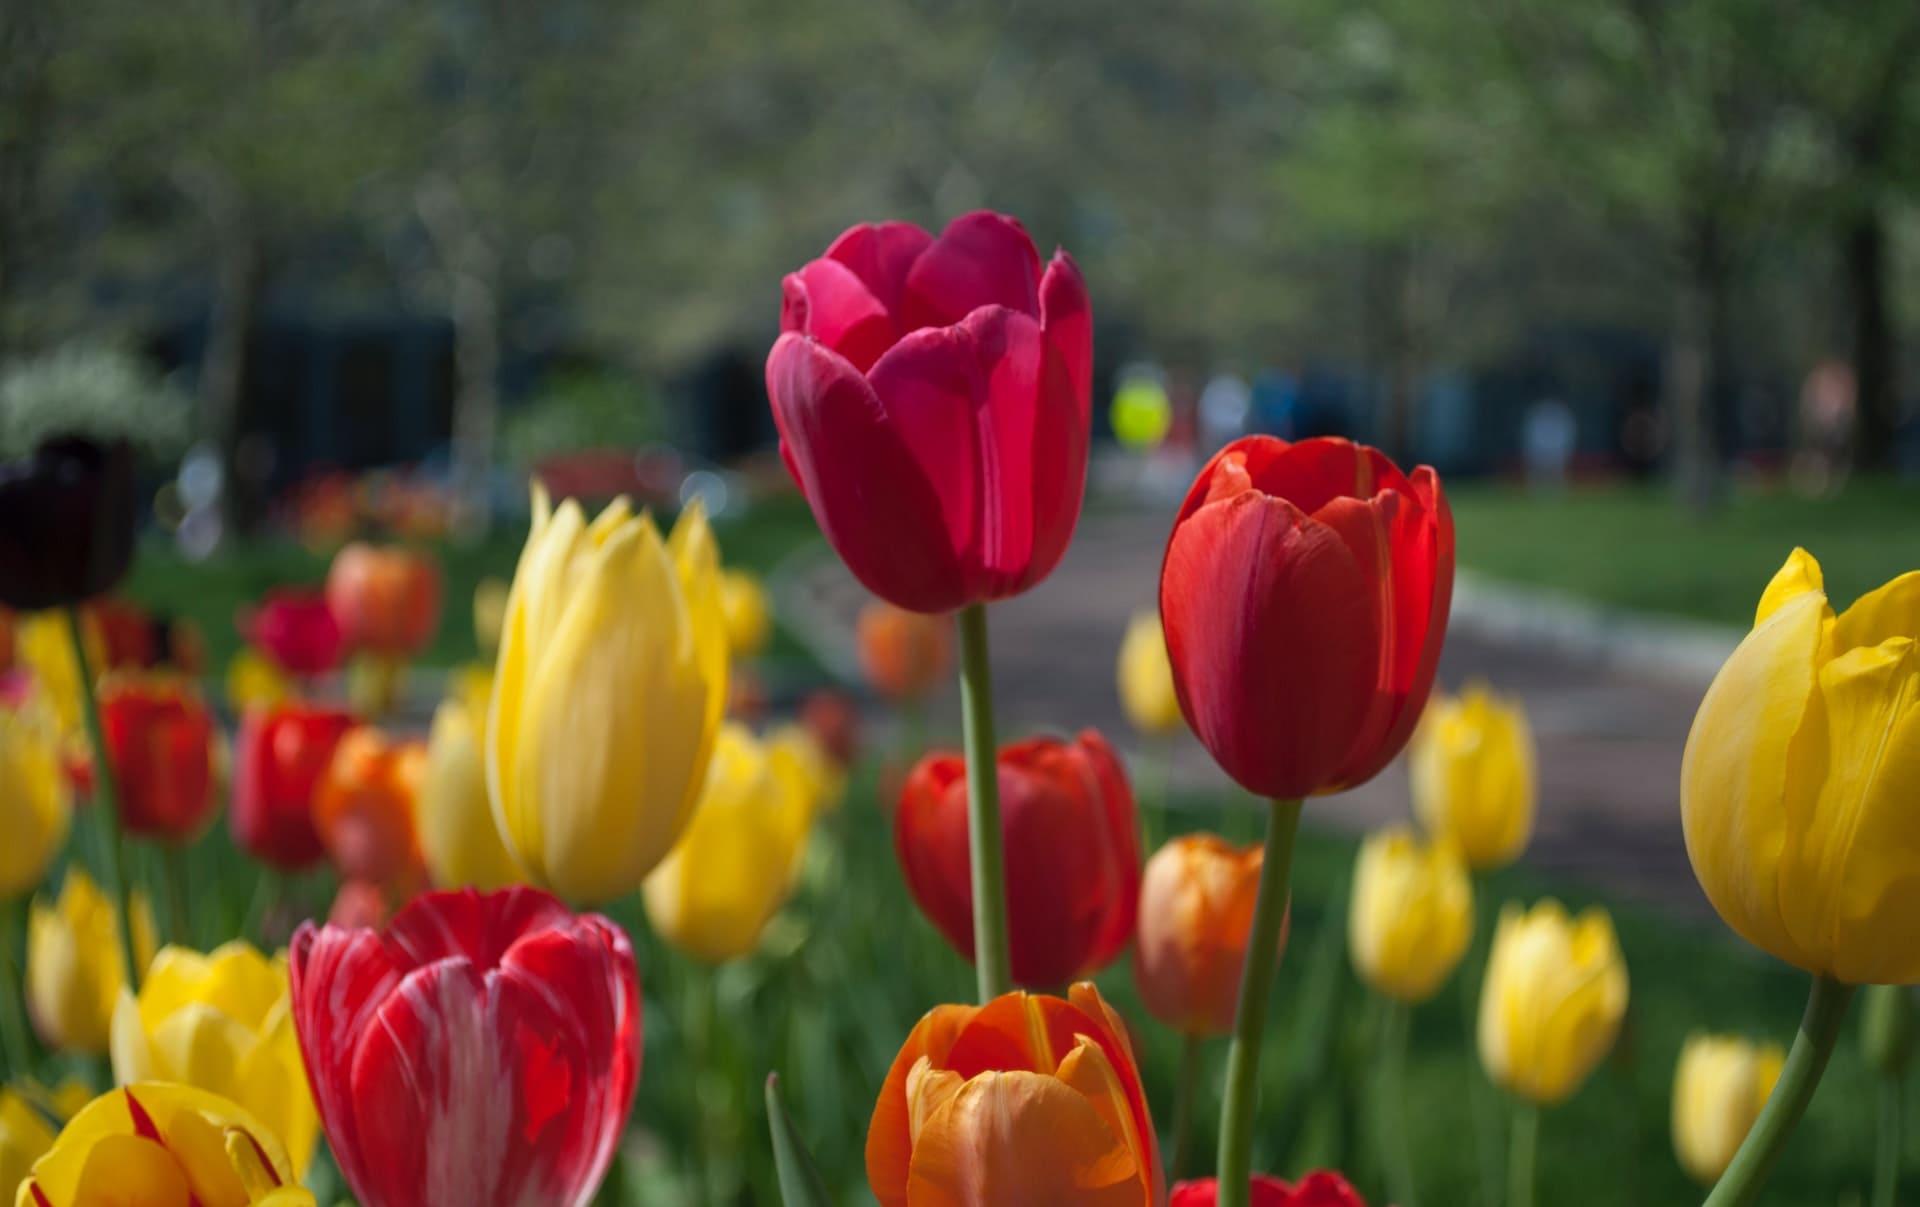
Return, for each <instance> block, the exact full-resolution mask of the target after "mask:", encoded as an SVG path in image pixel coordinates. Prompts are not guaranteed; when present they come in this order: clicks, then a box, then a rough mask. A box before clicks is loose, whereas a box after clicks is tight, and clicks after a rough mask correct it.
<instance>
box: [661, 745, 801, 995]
mask: <svg viewBox="0 0 1920 1207" xmlns="http://www.w3.org/2000/svg"><path fill="white" fill-rule="evenodd" d="M812 822H813V802H812V801H811V799H809V792H808V788H807V784H806V782H805V780H804V777H803V776H802V775H801V774H800V773H799V772H798V770H797V768H796V767H795V765H794V764H793V763H791V762H790V761H787V760H783V759H778V758H775V757H773V755H772V753H771V752H770V751H769V750H768V748H767V747H766V746H765V745H764V744H762V743H761V742H759V741H757V740H756V739H755V738H754V736H753V735H752V734H751V733H749V732H747V730H746V729H744V728H742V727H741V726H738V725H734V724H731V723H730V724H728V725H726V726H723V727H722V728H721V730H720V739H719V741H718V742H716V743H715V744H714V748H713V766H712V768H711V769H710V770H709V771H708V773H707V786H706V791H704V792H703V793H701V796H700V806H699V808H698V809H696V810H695V811H694V815H693V821H692V823H691V824H690V825H688V827H687V832H686V834H685V835H684V836H683V837H682V838H681V839H680V842H679V845H677V846H675V847H674V848H673V852H672V854H670V855H668V856H667V858H666V860H665V861H664V862H662V863H661V864H660V866H659V867H657V868H655V869H654V871H653V874H652V875H650V876H648V877H647V882H646V885H645V894H644V897H645V901H646V907H647V919H648V920H649V921H650V922H652V923H653V927H654V929H655V930H657V931H659V932H660V934H661V935H662V936H663V937H664V938H665V939H666V940H667V941H668V942H669V943H672V944H673V945H674V946H676V947H678V948H680V949H681V950H682V951H685V952H687V953H688V954H690V955H693V956H696V957H698V958H700V959H702V960H707V961H711V962H714V963H719V962H721V961H724V960H731V959H735V958H737V957H739V956H743V955H746V954H747V953H749V952H751V951H752V950H753V949H754V946H755V945H756V944H757V943H758V942H759V939H760V932H761V930H762V928H764V927H765V926H766V924H767V921H768V919H770V918H772V917H773V915H774V914H775V913H776V912H777V911H778V910H779V908H780V906H781V905H782V904H783V903H785V901H786V899H787V894H788V893H789V892H790V891H792V888H793V882H794V878H795V876H796V875H797V874H798V872H799V869H800V862H801V856H802V855H803V853H804V852H805V849H806V842H807V836H808V834H809V832H810V831H811V828H812Z"/></svg>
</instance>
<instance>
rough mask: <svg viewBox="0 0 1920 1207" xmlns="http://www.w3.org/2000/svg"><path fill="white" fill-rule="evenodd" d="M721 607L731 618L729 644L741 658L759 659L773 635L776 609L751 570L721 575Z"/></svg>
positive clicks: (732, 571)
mask: <svg viewBox="0 0 1920 1207" xmlns="http://www.w3.org/2000/svg"><path fill="white" fill-rule="evenodd" d="M720 608H721V610H722V611H724V612H725V613H726V617H727V644H728V645H729V646H730V647H731V648H732V650H733V653H734V656H735V657H737V658H757V657H759V656H760V655H761V654H763V653H765V652H766V648H767V642H768V641H769V640H770V639H771V638H772V637H773V608H772V606H771V605H770V604H768V602H767V589H766V587H764V586H762V585H761V583H760V579H759V577H758V576H757V575H755V574H754V573H753V572H752V571H749V570H726V571H723V572H722V573H721V575H720Z"/></svg>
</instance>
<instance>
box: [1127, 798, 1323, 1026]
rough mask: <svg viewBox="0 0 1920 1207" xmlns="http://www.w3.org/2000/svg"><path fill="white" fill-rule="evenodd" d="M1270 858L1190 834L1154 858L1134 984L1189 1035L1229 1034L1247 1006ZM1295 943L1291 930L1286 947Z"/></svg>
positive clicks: (1283, 935)
mask: <svg viewBox="0 0 1920 1207" xmlns="http://www.w3.org/2000/svg"><path fill="white" fill-rule="evenodd" d="M1265 861H1266V860H1265V855H1264V852H1263V851H1262V849H1261V847H1260V846H1259V845H1257V844H1256V845H1254V846H1246V847H1240V846H1235V845H1234V844H1232V843H1230V842H1228V841H1227V840H1226V839H1224V838H1220V837H1218V836H1216V835H1213V834H1182V835H1180V836H1179V837H1177V838H1171V839H1168V840H1167V844H1166V845H1165V846H1163V847H1161V848H1160V849H1159V850H1158V851H1155V852H1154V853H1153V858H1151V859H1149V860H1147V868H1146V872H1145V874H1144V875H1143V876H1142V877H1141V881H1140V910H1139V913H1140V921H1139V927H1138V930H1137V932H1136V934H1135V936H1134V950H1133V980H1134V984H1135V985H1137V986H1138V987H1139V989H1140V1000H1141V1001H1142V1002H1144V1003H1146V1007H1147V1009H1148V1011H1149V1012H1151V1013H1152V1014H1153V1016H1154V1017H1155V1018H1157V1019H1159V1020H1160V1021H1161V1022H1163V1023H1165V1024H1166V1025H1167V1026H1169V1027H1172V1028H1173V1029H1174V1030H1176V1031H1179V1032H1181V1033H1182V1034H1185V1035H1201V1036H1208V1035H1225V1034H1226V1033H1227V1032H1228V1031H1230V1030H1232V1029H1233V1012H1234V1008H1235V1007H1236V1006H1237V1005H1238V1003H1239V1000H1240V970H1241V968H1242V967H1244V966H1245V964H1246V962H1247V936H1248V934H1249V933H1250V932H1251V931H1252V929H1253V904H1254V899H1255V898H1256V897H1258V896H1259V893H1260V868H1261V865H1262V864H1263V863H1265ZM1286 944H1287V932H1286V924H1285V923H1284V922H1283V923H1282V926H1281V931H1280V946H1281V948H1282V949H1284V948H1285V947H1286Z"/></svg>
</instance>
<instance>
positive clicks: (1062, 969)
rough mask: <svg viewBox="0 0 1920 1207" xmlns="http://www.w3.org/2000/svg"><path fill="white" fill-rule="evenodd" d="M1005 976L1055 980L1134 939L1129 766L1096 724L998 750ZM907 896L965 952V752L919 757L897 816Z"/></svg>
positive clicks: (1031, 981) (1134, 826)
mask: <svg viewBox="0 0 1920 1207" xmlns="http://www.w3.org/2000/svg"><path fill="white" fill-rule="evenodd" d="M999 771H1000V777H999V780H1000V807H1001V823H1002V826H1003V833H1004V836H1005V841H1004V844H1003V846H1004V850H1005V851H1006V860H1007V915H1008V917H1007V921H1008V926H1009V930H1010V938H1011V942H1012V948H1013V979H1014V980H1015V981H1017V982H1019V983H1020V984H1022V985H1033V986H1043V987H1044V986H1059V985H1064V984H1066V983H1068V982H1069V981H1073V980H1077V979H1079V978H1081V977H1084V976H1089V975H1091V974H1093V973H1094V972H1097V971H1099V970H1100V969H1101V968H1104V967H1106V966H1107V965H1108V964H1110V963H1112V962H1113V960H1114V958H1115V957H1116V956H1118V955H1119V954H1120V952H1121V951H1122V950H1123V949H1125V947H1126V945H1127V942H1128V941H1129V940H1130V939H1131V938H1132V937H1133V922H1134V912H1135V909H1136V907H1137V905H1138V902H1139V899H1140V827H1139V821H1138V819H1137V817H1136V815H1135V811H1134V803H1133V792H1132V790H1131V789H1130V788H1129V787H1128V786H1127V777H1126V772H1125V771H1124V770H1123V769H1122V768H1121V766H1120V760H1119V759H1117V758H1115V757H1114V754H1113V750H1112V748H1111V747H1109V746H1108V745H1107V743H1106V740H1105V739H1104V738H1102V737H1101V736H1100V735H1099V734H1098V733H1096V732H1094V731H1093V730H1091V729H1088V730H1084V731H1082V732H1081V734H1080V736H1079V737H1078V738H1076V739H1074V740H1073V741H1071V742H1065V741H1061V740H1060V739H1058V738H1029V739H1028V740H1026V741H1024V742H1016V743H1014V744H1013V745H1011V746H1007V747H1004V748H1002V749H1001V751H1000V759H999ZM894 825H895V829H894V848H895V850H896V851H897V852H898V854H899V856H900V866H901V868H902V870H903V871H904V872H905V873H906V879H907V887H908V888H909V889H911V890H912V892H913V898H914V900H915V901H917V902H918V903H919V905H920V908H921V910H922V911H924V912H925V913H926V915H927V917H928V918H930V919H931V920H932V921H933V924H934V926H935V927H937V928H938V929H939V931H940V933H941V934H942V935H945V936H946V939H947V941H948V942H949V943H952V944H953V945H954V947H955V948H957V949H958V950H959V951H960V953H961V954H962V955H964V956H966V957H967V958H968V959H972V958H973V882H972V878H971V859H970V857H969V855H968V852H967V781H966V764H965V761H964V760H963V759H962V758H961V757H960V756H959V755H958V754H956V753H953V752H951V751H935V752H933V753H930V754H928V755H927V756H926V757H924V758H922V759H921V760H920V762H919V763H917V764H915V766H914V768H913V772H912V773H911V774H910V775H909V776H908V777H907V786H906V788H905V790H904V791H903V792H902V793H901V797H900V810H899V814H898V816H896V818H895V819H894Z"/></svg>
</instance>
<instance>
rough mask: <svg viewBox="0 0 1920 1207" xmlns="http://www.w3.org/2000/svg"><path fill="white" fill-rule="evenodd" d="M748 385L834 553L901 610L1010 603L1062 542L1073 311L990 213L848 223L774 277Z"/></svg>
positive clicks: (1087, 357)
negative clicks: (757, 362) (817, 253)
mask: <svg viewBox="0 0 1920 1207" xmlns="http://www.w3.org/2000/svg"><path fill="white" fill-rule="evenodd" d="M783 294H784V297H783V301H782V305H781V309H780V330H781V335H780V338H779V340H778V341H777V342H776V343H775V344H774V346H773V352H772V354H771V355H770V356H769V357H768V358H767V393H768V395H769V397H770V398H771V399H772V401H773V417H774V422H775V423H776V425H777V426H778V427H779V429H780V451H781V455H782V456H783V457H784V458H785V459H786V463H787V468H788V469H789V470H790V471H791V472H792V474H793V477H794V480H795V481H797V482H798V483H799V484H800V489H801V491H802V493H804V494H805V495H806V497H807V502H808V504H809V505H810V506H811V507H812V508H813V515H814V519H816V520H817V521H819V524H820V529H821V531H822V532H824V533H825V534H826V536H827V539H828V540H829V541H830V542H832V544H833V547H834V549H835V551H836V552H838V553H839V554H840V557H841V558H842V560H844V561H845V562H846V563H847V566H848V567H849V568H850V569H851V570H852V571H853V573H854V576H855V577H857V578H858V579H859V580H860V581H861V582H862V583H864V584H866V586H867V587H868V589H870V590H871V591H872V592H873V593H874V594H876V595H878V596H880V597H881V598H883V599H886V600H888V601H890V602H892V603H895V604H898V605H899V606H901V607H903V608H908V609H910V610H912V611H915V612H947V611H952V610H954V609H956V608H959V607H961V606H962V605H964V604H970V603H980V602H983V601H986V600H991V599H1002V598H1005V597H1007V596H1010V595H1017V594H1019V593H1020V592H1022V591H1025V590H1027V589H1028V588H1029V587H1032V586H1033V585H1034V584H1035V583H1037V582H1039V581H1040V580H1041V579H1043V578H1045V577H1046V576H1047V574H1048V572H1049V571H1051V570H1052V569H1053V567H1054V565H1055V564H1056V563H1057V562H1058V561H1059V560H1060V555H1061V554H1062V553H1063V552H1064V551H1065V550H1066V547H1067V541H1068V538H1070V537H1071V536H1072V535H1073V527H1074V523H1075V522H1076V521H1077V520H1078V519H1079V517H1080V498H1081V495H1082V493H1083V489H1084V487H1085V484H1086V473H1087V439H1088V424H1089V421H1090V417H1091V415H1092V377H1093V312H1092V308H1091V307H1090V305H1089V303H1088V301H1087V290H1086V285H1085V284H1084V282H1082V280H1081V278H1080V270H1079V269H1078V268H1076V267H1075V266H1074V263H1073V260H1072V258H1071V257H1069V256H1068V255H1067V254H1066V253H1065V252H1064V251H1061V252H1056V253H1055V254H1054V257H1053V260H1052V261H1051V262H1050V263H1048V264H1047V265H1046V266H1045V268H1044V270H1043V269H1042V266H1041V263H1040V255H1039V252H1038V251H1036V250H1035V248H1034V245H1033V240H1032V239H1031V238H1030V237H1028V235H1027V232H1026V229H1025V228H1024V227H1022V226H1021V225H1020V223H1019V222H1017V221H1015V220H1014V219H1012V218H1009V217H1007V216H1005V215H1003V214H994V213H989V212H987V211H984V210H983V211H978V212H975V213H971V214H964V215H962V216H960V217H958V218H956V219H954V220H953V221H952V222H951V223H949V224H948V225H947V228H946V230H945V231H943V232H941V234H940V237H939V238H937V239H936V238H934V237H933V236H932V235H929V234H928V233H927V232H926V231H924V230H922V229H920V228H919V227H918V226H915V225H913V224H912V223H908V222H884V223H880V224H878V225H865V226H856V227H853V228H852V229H850V230H848V231H847V232H846V233H845V234H843V235H841V236H840V237H839V238H838V239H836V240H834V242H833V245H832V246H831V247H829V248H827V251H826V254H825V255H823V256H822V257H821V258H820V259H818V260H815V261H813V262H812V263H810V264H808V265H806V266H805V267H804V268H802V269H800V271H798V272H795V273H790V274H788V276H787V278H786V280H785V281H784V282H783Z"/></svg>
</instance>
